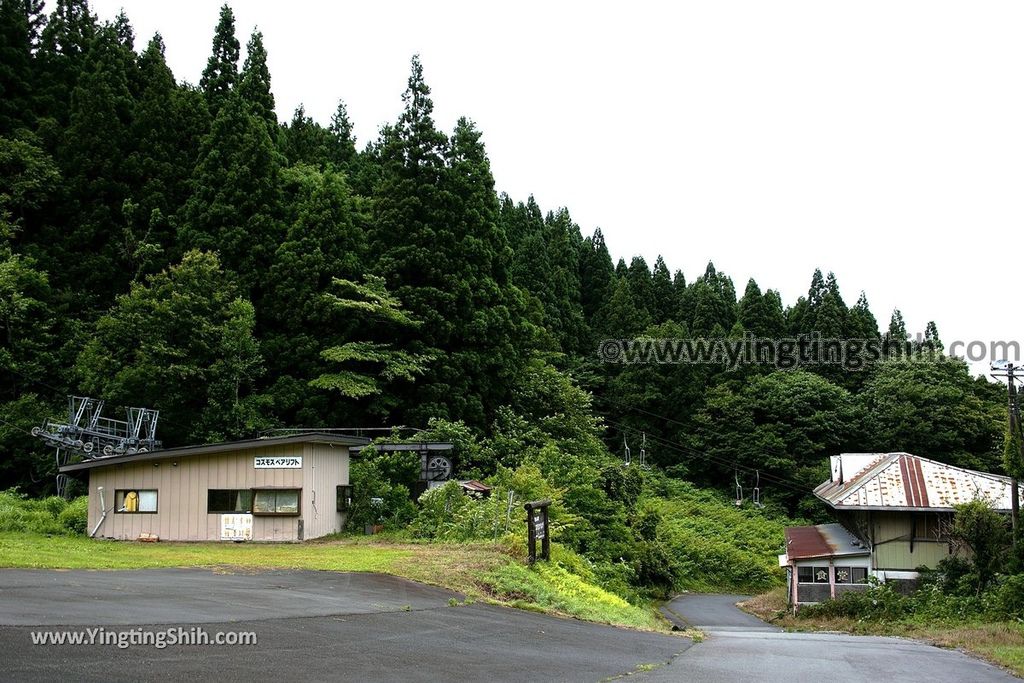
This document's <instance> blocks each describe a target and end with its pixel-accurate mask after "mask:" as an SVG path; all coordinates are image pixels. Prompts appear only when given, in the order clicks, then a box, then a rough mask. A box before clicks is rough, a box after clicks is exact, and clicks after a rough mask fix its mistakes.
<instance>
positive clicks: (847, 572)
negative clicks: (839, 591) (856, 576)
mask: <svg viewBox="0 0 1024 683" xmlns="http://www.w3.org/2000/svg"><path fill="white" fill-rule="evenodd" d="M836 583H853V568H852V567H836Z"/></svg>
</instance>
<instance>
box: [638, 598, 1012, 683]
mask: <svg viewBox="0 0 1024 683" xmlns="http://www.w3.org/2000/svg"><path fill="white" fill-rule="evenodd" d="M742 599H744V596H740V595H685V596H682V597H679V598H676V599H675V600H673V601H672V602H671V603H669V604H668V605H666V609H665V610H664V611H665V613H666V615H668V616H670V617H671V618H673V620H674V621H677V622H678V623H679V624H680V625H681V626H695V627H697V628H699V629H701V630H702V631H704V632H705V633H706V634H707V638H706V639H705V640H704V642H702V643H700V644H697V645H694V647H692V648H691V649H690V650H687V651H686V652H685V653H684V654H683V655H682V656H681V657H679V658H678V659H676V660H675V661H674V662H673V664H672V665H671V666H666V667H662V668H659V669H656V670H654V671H651V672H647V673H643V674H640V675H639V676H637V680H640V681H646V682H647V683H656V682H657V683H662V682H667V681H704V682H707V683H717V682H719V681H722V682H730V683H731V682H732V681H758V682H759V683H766V682H770V681H780V682H783V681H785V682H786V683H792V682H793V681H829V682H830V683H835V682H838V681H885V683H898V682H899V683H902V682H903V681H908V682H910V681H922V682H926V683H940V682H943V681H956V682H958V683H959V682H965V683H966V682H970V683H988V682H989V681H992V682H996V681H1003V682H1005V681H1018V683H1019V679H1017V678H1014V677H1013V676H1010V675H1009V674H1007V673H1005V672H1003V671H1002V670H1001V669H998V668H997V667H994V666H991V665H989V664H986V663H984V662H982V661H979V660H977V659H973V658H971V657H969V656H967V655H965V654H963V653H961V652H956V651H952V650H943V649H940V648H937V647H932V646H930V645H925V644H922V643H918V642H915V641H911V640H904V639H901V638H875V637H866V636H847V635H838V634H828V633H783V632H781V631H780V630H779V629H776V628H774V627H772V626H769V625H768V624H765V623H764V622H762V621H761V620H759V619H757V618H755V617H753V616H751V615H749V614H746V613H744V612H742V611H741V610H739V609H737V608H736V607H735V603H736V602H738V601H739V600H742ZM631 678H632V677H631Z"/></svg>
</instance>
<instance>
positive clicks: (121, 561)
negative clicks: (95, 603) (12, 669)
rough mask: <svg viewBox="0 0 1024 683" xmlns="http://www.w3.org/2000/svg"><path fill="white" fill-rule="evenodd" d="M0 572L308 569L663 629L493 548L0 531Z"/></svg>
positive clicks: (575, 579) (581, 585) (596, 592)
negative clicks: (149, 539)
mask: <svg viewBox="0 0 1024 683" xmlns="http://www.w3.org/2000/svg"><path fill="white" fill-rule="evenodd" d="M0 567H6V568H29V569H96V570H102V569H155V568H164V567H204V568H211V569H217V568H226V569H228V570H232V569H250V570H267V569H313V570H329V571H343V572H375V573H381V574H392V575H394V576H400V577H403V578H407V579H411V580H413V581H419V582H421V583H426V584H430V585H434V586H439V587H441V588H447V589H449V590H452V591H455V592H457V593H461V594H462V595H463V596H465V598H464V599H463V600H462V601H461V602H460V601H456V602H457V603H458V604H471V603H472V602H473V601H475V600H487V601H489V602H493V603H497V604H503V605H509V606H512V607H518V608H521V609H529V610H533V611H537V612H544V613H547V614H555V615H560V616H569V617H573V618H577V619H583V620H586V621H596V622H600V623H605V624H613V625H617V626H628V627H631V628H640V629H650V630H659V631H666V630H668V625H667V624H666V623H665V622H664V620H662V619H661V618H660V616H659V615H658V614H657V612H656V611H655V610H654V608H653V607H652V606H650V605H643V606H637V605H632V604H630V603H628V602H626V601H625V600H623V599H622V598H620V597H618V596H616V595H614V594H612V593H609V592H607V591H605V590H603V589H601V588H599V587H597V586H595V585H593V584H592V583H590V582H589V581H588V580H587V579H585V578H583V577H580V576H579V575H577V574H575V573H573V572H571V571H569V570H567V569H566V568H564V567H562V566H560V565H558V564H556V563H538V564H537V565H534V566H532V567H528V566H526V565H525V564H523V563H522V562H521V560H520V559H519V558H517V557H516V556H515V553H514V552H513V551H511V550H510V549H509V548H506V547H504V546H502V545H501V544H496V543H485V542H478V543H463V544H454V543H453V544H425V543H407V542H399V541H394V540H389V539H380V538H377V537H365V538H364V537H340V538H339V537H334V538H327V539H318V540H315V541H309V542H306V543H281V544H272V543H175V542H159V543H134V542H129V541H104V540H95V539H90V538H86V537H84V536H50V537H48V536H41V535H38V534H28V533H17V532H2V533H0Z"/></svg>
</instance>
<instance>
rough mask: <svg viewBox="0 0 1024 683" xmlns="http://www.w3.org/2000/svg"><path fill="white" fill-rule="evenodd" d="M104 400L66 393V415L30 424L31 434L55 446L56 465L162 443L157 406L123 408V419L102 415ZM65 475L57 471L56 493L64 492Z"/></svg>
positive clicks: (149, 448) (151, 448)
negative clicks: (158, 435)
mask: <svg viewBox="0 0 1024 683" xmlns="http://www.w3.org/2000/svg"><path fill="white" fill-rule="evenodd" d="M103 407H104V402H103V401H102V400H100V399H96V398H91V397H89V396H69V397H68V413H67V416H66V418H65V419H63V420H60V419H56V418H48V419H47V420H46V421H44V422H43V424H42V426H40V427H33V428H32V436H35V437H37V438H38V439H41V440H42V442H43V443H44V444H45V445H47V446H50V447H51V448H55V449H56V453H55V455H54V457H55V459H56V464H57V469H58V470H59V469H60V468H61V467H63V466H64V465H67V464H68V462H70V460H71V458H72V457H81V458H82V459H83V460H94V459H97V458H104V457H112V456H116V455H134V454H135V453H146V452H147V451H154V450H158V449H159V448H160V447H161V446H162V444H161V442H160V441H159V440H157V438H156V425H157V421H158V420H159V418H160V411H159V410H152V409H151V408H136V407H128V408H125V417H126V418H127V419H125V420H115V419H112V418H109V417H103V415H102V413H103ZM67 483H68V477H67V475H66V474H58V475H57V495H58V496H64V495H65V493H66V492H67Z"/></svg>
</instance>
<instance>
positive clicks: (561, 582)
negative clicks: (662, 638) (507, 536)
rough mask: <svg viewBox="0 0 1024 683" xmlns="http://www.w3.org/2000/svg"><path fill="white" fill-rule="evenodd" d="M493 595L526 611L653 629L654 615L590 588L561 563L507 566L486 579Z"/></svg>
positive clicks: (599, 589)
mask: <svg viewBox="0 0 1024 683" xmlns="http://www.w3.org/2000/svg"><path fill="white" fill-rule="evenodd" d="M484 580H485V581H486V582H487V583H488V584H489V587H490V590H491V592H492V593H494V594H495V595H497V596H498V597H499V598H501V599H503V600H505V601H507V602H510V603H511V604H513V605H516V606H518V607H523V608H525V609H530V608H531V606H533V609H536V608H537V606H540V607H546V608H549V609H554V610H556V611H558V612H561V613H563V614H571V615H573V616H576V617H577V618H581V619H587V620H590V621H598V622H603V623H619V624H630V625H632V626H638V627H642V628H654V627H656V624H657V622H656V621H655V620H654V617H653V615H650V614H648V613H645V612H643V611H642V610H640V609H639V608H637V607H634V606H633V605H630V604H629V603H628V602H626V601H625V600H624V599H622V598H621V597H619V596H617V595H615V594H613V593H609V592H608V591H605V590H603V589H601V588H597V587H595V586H592V585H590V584H588V583H587V582H586V581H584V580H583V579H581V577H579V576H578V575H576V574H574V573H572V572H570V571H568V570H567V569H565V568H563V567H562V566H561V565H560V564H558V563H551V564H549V563H543V562H542V563H538V564H536V565H534V566H533V567H524V566H523V565H519V564H506V565H504V566H502V567H499V568H498V569H496V570H494V571H492V572H490V573H489V574H488V575H487V576H485V577H484Z"/></svg>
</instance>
